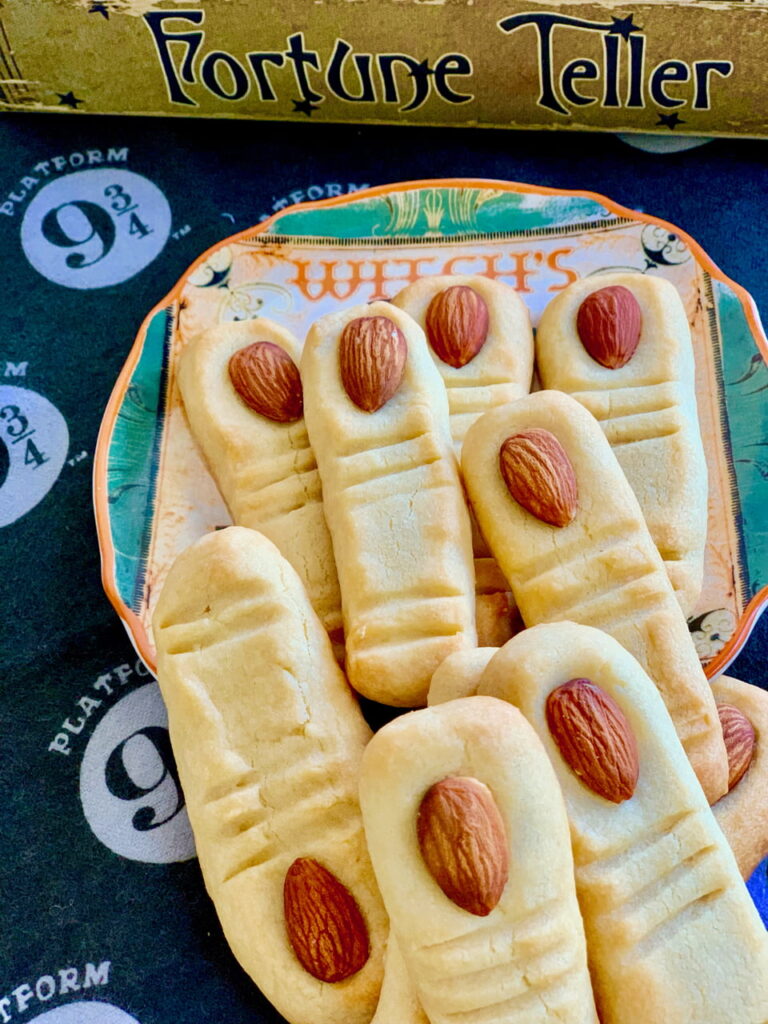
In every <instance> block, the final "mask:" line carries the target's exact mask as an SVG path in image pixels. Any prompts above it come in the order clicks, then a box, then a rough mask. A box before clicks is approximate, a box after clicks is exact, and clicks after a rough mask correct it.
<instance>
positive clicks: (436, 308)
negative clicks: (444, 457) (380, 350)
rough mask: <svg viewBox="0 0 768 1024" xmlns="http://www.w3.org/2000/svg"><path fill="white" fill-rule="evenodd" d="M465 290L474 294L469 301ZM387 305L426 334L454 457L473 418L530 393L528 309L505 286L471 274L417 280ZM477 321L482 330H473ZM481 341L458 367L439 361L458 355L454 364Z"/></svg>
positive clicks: (531, 354)
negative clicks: (443, 390)
mask: <svg viewBox="0 0 768 1024" xmlns="http://www.w3.org/2000/svg"><path fill="white" fill-rule="evenodd" d="M466 289H470V290H471V291H472V292H474V293H475V297H472V296H470V297H469V300H470V301H468V300H467V298H466V297H465V296H466V291H465V290H466ZM462 292H463V293H464V294H462ZM392 302H393V304H394V305H395V306H399V307H400V308H401V309H404V310H405V312H406V313H408V314H409V315H410V316H411V317H413V319H414V320H415V321H416V322H417V323H418V325H419V326H420V327H421V329H422V330H423V331H424V332H425V334H426V337H427V341H428V343H429V345H430V348H429V350H430V352H431V354H432V359H433V360H434V363H435V366H436V367H437V369H438V370H439V371H440V376H441V377H442V378H443V383H444V384H445V388H446V391H447V392H448V409H449V412H450V424H451V436H452V437H453V441H454V444H455V445H456V447H457V453H460V451H461V445H462V443H463V441H464V438H465V437H466V434H467V431H468V430H469V428H470V427H471V426H472V424H473V423H474V422H475V420H476V419H477V418H478V417H479V416H482V414H483V413H484V412H487V411H488V410H489V409H495V408H496V406H499V405H505V404H506V403H507V402H513V401H514V400H515V399H516V398H521V397H522V396H523V395H527V394H528V392H529V391H530V390H531V378H532V376H533V331H532V329H531V318H530V315H529V313H528V309H527V307H526V305H525V303H524V302H523V300H522V299H521V298H520V296H519V295H518V294H517V292H516V291H515V289H514V288H512V287H511V286H510V285H508V284H504V283H503V282H502V281H494V280H492V279H491V278H489V277H482V276H480V275H477V274H453V275H440V276H437V277H422V278H421V279H420V280H419V281H416V282H414V283H413V284H410V285H408V287H407V288H403V290H402V291H400V292H398V293H397V295H396V296H395V297H394V298H393V299H392ZM483 307H484V308H485V312H484V313H483V312H482V308H483ZM430 308H431V310H432V312H431V314H430ZM481 318H484V319H483V324H485V325H486V326H485V329H484V330H483V329H482V326H480V325H478V320H480V319H481ZM478 329H479V332H480V333H478ZM481 337H482V340H481V341H480V348H479V349H478V350H477V351H476V353H475V355H474V356H472V357H471V358H469V359H468V360H467V362H465V363H462V365H459V366H457V365H452V363H451V362H447V361H446V360H445V359H443V358H441V357H440V354H439V353H441V352H442V353H443V354H450V353H451V352H452V353H459V356H458V358H454V359H453V363H454V364H455V363H456V362H458V361H459V360H460V359H463V358H464V357H465V356H466V355H468V354H469V352H471V351H472V350H473V348H474V345H473V346H472V348H468V343H469V342H470V341H474V342H475V345H476V344H477V341H478V340H479V339H480V338H481ZM446 340H447V341H452V342H453V344H452V345H451V346H450V349H449V353H446V351H445V349H444V348H442V347H441V345H442V344H444V343H445V341H446Z"/></svg>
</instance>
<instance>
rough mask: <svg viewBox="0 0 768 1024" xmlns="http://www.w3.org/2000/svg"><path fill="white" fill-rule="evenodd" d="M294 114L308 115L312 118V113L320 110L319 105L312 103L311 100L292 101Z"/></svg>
mask: <svg viewBox="0 0 768 1024" xmlns="http://www.w3.org/2000/svg"><path fill="white" fill-rule="evenodd" d="M291 102H292V103H293V112H294V114H306V115H307V117H312V112H313V111H315V110H319V109H320V104H319V103H312V102H310V100H307V99H304V100H292V101H291Z"/></svg>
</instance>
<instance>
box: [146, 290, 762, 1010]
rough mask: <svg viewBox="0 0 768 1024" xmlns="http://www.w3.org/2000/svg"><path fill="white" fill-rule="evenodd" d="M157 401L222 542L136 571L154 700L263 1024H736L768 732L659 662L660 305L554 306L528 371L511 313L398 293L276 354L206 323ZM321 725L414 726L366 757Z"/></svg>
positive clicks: (638, 300)
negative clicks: (197, 459)
mask: <svg viewBox="0 0 768 1024" xmlns="http://www.w3.org/2000/svg"><path fill="white" fill-rule="evenodd" d="M534 356H535V359H536V365H537V368H538V375H539V379H540V381H541V384H542V390H538V391H534V392H531V382H532V377H533V366H534ZM178 380H179V386H180V389H181V394H182V397H183V401H184V406H185V409H186V413H187V416H188V419H189V423H190V427H191V429H192V432H193V434H194V436H195V438H196V439H197V441H198V443H199V446H200V448H201V450H202V452H203V454H204V456H205V458H206V460H207V463H208V465H209V467H210V470H211V472H212V474H213V476H214V478H215V480H216V482H217V484H218V486H219V488H220V490H221V493H222V495H223V497H224V499H225V501H226V502H227V505H228V507H229V509H230V511H231V514H232V518H233V521H234V523H235V524H236V525H235V526H233V527H230V528H227V529H224V530H221V531H218V532H215V533H213V534H210V535H208V536H206V537H204V538H202V539H201V540H200V541H198V542H197V543H196V544H194V545H193V546H192V547H191V548H190V549H188V550H187V551H186V552H184V553H183V554H182V555H181V557H180V558H179V559H178V560H177V562H176V563H175V565H174V566H173V568H172V569H171V571H170V573H169V575H168V577H167V581H166V583H165V586H164V589H163V592H162V594H161V596H160V599H159V601H158V604H157V608H156V611H155V616H154V621H153V628H154V636H155V643H156V646H157V654H158V666H157V667H158V679H159V682H160V685H161V688H162V691H163V695H164V698H165V700H166V703H167V705H168V711H169V722H170V731H171V739H172V742H173V746H174V751H175V754H176V758H177V761H178V765H179V773H180V777H181V781H182V785H183V788H184V792H185V795H186V799H187V805H188V809H189V816H190V821H191V823H192V827H193V830H194V832H195V837H196V843H197V849H198V854H199V857H200V863H201V867H202V870H203V875H204V878H205V882H206V886H207V888H208V891H209V893H210V895H211V897H212V899H213V900H214V903H215V904H216V908H217V911H218V913H219V917H220V920H221V923H222V927H223V928H224V932H225V934H226V937H227V939H228V941H229V943H230V945H231V946H232V949H233V951H234V953H235V955H236V956H237V958H238V959H239V961H240V963H241V964H242V965H243V967H244V968H245V969H246V970H247V971H248V972H249V974H250V975H251V977H252V978H253V979H254V981H255V982H256V984H257V985H258V986H259V987H260V988H261V989H262V990H263V991H264V992H265V994H266V995H267V996H268V998H269V999H270V1000H271V1001H272V1002H273V1004H274V1005H275V1007H276V1008H277V1009H278V1010H279V1012H280V1013H282V1014H283V1015H284V1017H285V1018H286V1020H288V1021H289V1022H290V1024H357V1022H359V1024H368V1022H370V1021H374V1022H375V1024H425V1022H431V1024H516V1022H521V1024H522V1022H525V1024H533V1022H552V1024H555V1022H559V1024H563V1022H573V1024H592V1022H597V1021H598V1020H599V1021H601V1022H602V1024H639V1022H641V1021H642V1022H654V1024H709V1022H712V1024H725V1022H733V1024H765V1022H766V1021H768V936H766V932H765V929H764V928H763V925H762V923H761V921H760V918H759V916H758V915H757V912H756V910H755V908H754V906H753V904H752V901H751V899H750V897H749V895H748V893H747V890H746V888H745V887H744V885H743V883H742V880H741V876H742V874H743V875H744V876H745V877H746V876H747V875H748V874H749V873H750V872H751V870H752V869H753V868H754V866H755V865H756V863H757V862H758V861H759V860H760V859H761V858H762V856H764V855H765V854H766V853H768V841H767V840H768V818H767V817H766V814H765V811H764V809H763V808H762V806H761V795H762V792H763V787H764V785H765V783H764V782H763V776H764V774H765V771H768V769H766V768H764V766H763V755H762V751H761V746H760V733H761V730H762V728H763V726H765V728H766V729H768V699H766V695H764V694H763V692H762V691H760V690H758V689H757V688H755V687H749V686H746V685H745V684H741V683H738V682H737V681H735V680H722V681H720V682H718V683H717V684H716V685H715V687H714V689H713V687H712V686H710V684H709V682H708V681H707V679H706V677H705V675H704V673H703V670H702V668H701V665H700V663H699V659H698V657H697V655H696V651H695V648H694V646H693V642H692V639H691V636H690V633H689V631H688V627H687V622H686V615H687V614H689V613H690V612H691V611H692V609H693V607H694V605H695V603H696V601H697V599H698V595H699V591H700V589H701V585H702V576H703V560H704V544H705V539H706V511H707V477H706V462H705V459H704V452H703V449H702V444H701V438H700V434H699V429H698V422H697V417H696V399H695V394H694V382H693V356H692V351H691V342H690V335H689V331H688V324H687V320H686V316H685V312H684V309H683V306H682V303H681V301H680V299H679V296H678V295H677V292H676V291H675V289H674V288H673V287H672V286H671V285H670V284H668V283H667V282H665V281H663V280H660V279H657V278H654V277H651V276H648V275H641V274H612V275H605V276H599V277H592V278H589V279H586V280H583V281H578V282H575V283H574V284H572V285H570V286H569V287H568V288H566V289H565V290H564V291H562V292H561V293H560V294H559V295H558V296H557V298H556V299H554V300H553V301H552V303H551V304H550V306H549V307H548V308H547V310H546V311H545V313H544V315H543V317H542V320H541V323H540V326H539V329H538V332H537V337H536V342H535V346H534V340H533V333H532V330H531V324H530V319H529V316H528V313H527V310H526V308H525V306H524V304H523V302H522V301H521V299H520V297H519V296H518V295H517V294H516V293H515V291H514V290H513V289H511V288H509V287H508V286H506V285H504V284H502V283H500V282H498V281H491V280H488V279H486V278H482V277H433V278H425V279H423V280H420V281H418V282H417V283H416V284H414V285H412V286H410V287H408V288H406V289H405V290H404V291H403V292H401V293H400V294H399V295H397V296H395V298H394V299H393V300H392V301H391V302H374V303H371V304H369V305H366V306H359V307H353V308H348V309H341V310H339V311H337V312H334V313H332V314H329V315H327V316H325V317H323V318H322V319H320V320H318V321H317V322H316V323H315V324H314V325H313V326H312V328H311V329H310V331H309V333H308V335H307V338H306V339H305V340H304V342H303V344H300V342H299V341H298V340H297V339H295V338H293V337H292V336H291V335H290V334H289V332H287V331H286V330H285V329H284V328H283V327H281V326H279V325H277V324H274V323H271V322H269V321H266V320H252V321H248V322H246V323H242V324H230V325H222V326H220V327H218V328H216V329H215V330H213V331H210V332H207V333H205V334H203V335H200V336H199V337H197V338H195V339H193V340H192V341H191V342H190V343H189V344H188V345H187V346H186V348H185V349H184V351H183V352H182V355H181V364H180V368H179V376H178ZM353 691H355V692H356V693H357V694H361V695H363V696H365V697H367V698H369V699H372V700H374V701H378V702H381V703H384V704H388V705H390V706H392V707H396V708H402V709H406V708H411V709H413V708H421V709H422V710H418V711H414V712H412V713H411V714H407V715H403V716H400V717H399V718H396V719H395V720H394V721H392V722H391V723H390V724H389V725H386V726H384V727H383V728H382V729H381V730H379V732H378V733H377V734H376V735H375V736H373V737H371V733H370V730H369V728H368V726H367V725H366V723H365V720H364V719H363V717H362V714H361V712H360V708H359V705H358V702H357V700H356V699H355V696H354V694H353ZM425 705H428V706H426V707H425ZM710 805H713V806H712V807H710ZM729 844H730V845H729Z"/></svg>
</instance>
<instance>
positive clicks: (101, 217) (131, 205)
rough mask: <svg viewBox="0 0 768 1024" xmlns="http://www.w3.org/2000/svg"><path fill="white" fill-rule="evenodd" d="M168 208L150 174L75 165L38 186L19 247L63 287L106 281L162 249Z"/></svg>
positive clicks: (127, 274)
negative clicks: (81, 167)
mask: <svg viewBox="0 0 768 1024" xmlns="http://www.w3.org/2000/svg"><path fill="white" fill-rule="evenodd" d="M170 231H171V208H170V206H169V205H168V200H167V199H166V198H165V196H164V195H163V193H162V192H161V191H160V189H159V188H158V187H157V185H155V184H153V182H151V181H150V180H149V179H148V178H145V177H144V176H143V175H141V174H136V173H135V172H133V171H126V170H123V169H122V168H117V169H113V168H107V167H101V168H98V169H94V170H88V171H75V172H74V173H73V174H65V175H63V177H61V178H56V179H55V180H54V181H51V182H49V184H47V185H46V186H45V187H44V188H42V189H41V190H40V191H39V192H38V193H37V195H36V196H35V198H34V199H33V200H32V202H31V203H30V204H29V206H28V207H27V210H26V213H25V214H24V219H23V221H22V224H21V245H22V248H23V250H24V254H25V256H26V257H27V259H28V260H29V262H30V263H31V264H32V266H33V267H34V268H35V270H37V271H38V272H39V273H40V274H42V275H43V277H46V278H48V280H49V281H53V282H54V283H55V284H60V285H63V286H64V287H65V288H79V289H90V288H106V287H108V286H109V285H114V284H120V283H121V282H123V281H127V280H129V279H130V278H132V277H134V276H135V275H136V274H138V272H139V271H140V270H143V269H144V267H146V266H148V265H149V264H150V263H151V262H152V260H154V259H155V257H156V256H158V255H159V254H160V252H161V251H162V249H163V247H164V246H165V243H166V242H167V241H168V236H169V235H170Z"/></svg>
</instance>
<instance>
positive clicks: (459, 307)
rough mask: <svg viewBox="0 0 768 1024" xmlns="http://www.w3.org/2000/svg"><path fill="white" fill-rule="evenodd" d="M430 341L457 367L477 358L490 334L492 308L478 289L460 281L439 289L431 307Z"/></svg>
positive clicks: (429, 322) (435, 349) (434, 348)
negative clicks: (489, 322) (489, 321)
mask: <svg viewBox="0 0 768 1024" xmlns="http://www.w3.org/2000/svg"><path fill="white" fill-rule="evenodd" d="M426 332H427V340H428V341H429V344H430V345H431V346H432V348H433V350H434V352H435V354H436V355H437V356H438V358H439V359H442V361H443V362H444V363H448V365H449V366H454V367H456V369H459V367H462V366H466V364H467V363H468V362H470V361H471V360H472V359H474V358H475V356H476V355H477V353H478V352H479V351H480V349H481V348H482V347H483V345H484V344H485V339H486V338H487V337H488V307H487V306H486V304H485V300H484V299H483V297H482V296H481V295H479V294H478V293H477V292H476V291H475V289H474V288H470V287H469V286H468V285H464V284H457V285H454V286H453V287H451V288H446V289H445V290H444V291H442V292H438V293H437V295H435V297H434V298H433V299H432V301H431V302H430V304H429V308H428V309H427V320H426Z"/></svg>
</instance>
